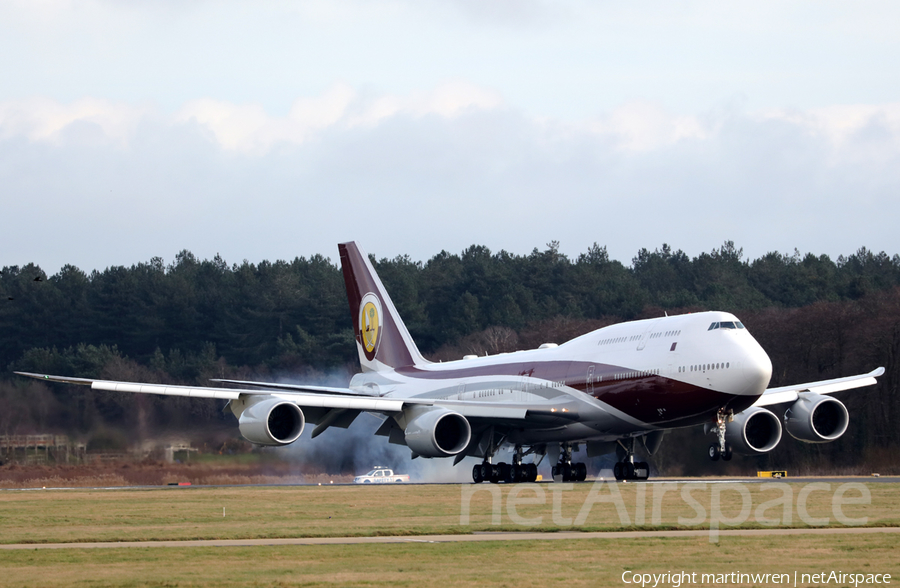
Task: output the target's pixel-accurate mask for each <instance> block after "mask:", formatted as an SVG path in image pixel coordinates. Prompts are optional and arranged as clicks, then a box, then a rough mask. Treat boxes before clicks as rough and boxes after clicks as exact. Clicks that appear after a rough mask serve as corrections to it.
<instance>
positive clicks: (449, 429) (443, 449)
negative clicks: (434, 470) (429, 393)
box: [405, 408, 472, 457]
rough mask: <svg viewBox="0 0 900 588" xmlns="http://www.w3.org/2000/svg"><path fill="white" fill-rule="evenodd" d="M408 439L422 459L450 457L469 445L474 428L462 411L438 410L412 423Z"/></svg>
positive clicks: (411, 446) (407, 429)
mask: <svg viewBox="0 0 900 588" xmlns="http://www.w3.org/2000/svg"><path fill="white" fill-rule="evenodd" d="M405 436H406V445H407V447H409V448H410V449H411V450H412V451H413V452H414V453H416V454H418V455H421V456H422V457H450V456H451V455H456V454H458V453H459V452H461V451H462V450H464V449H465V448H466V447H467V446H468V445H469V440H470V439H471V438H472V427H471V426H470V425H469V421H468V420H466V417H464V416H463V415H461V414H459V413H458V412H453V411H452V410H446V409H439V408H436V409H433V410H429V411H427V412H424V413H422V414H420V415H418V416H416V417H414V418H413V419H412V420H410V421H409V423H408V424H407V425H406V431H405Z"/></svg>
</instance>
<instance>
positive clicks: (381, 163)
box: [0, 0, 900, 273]
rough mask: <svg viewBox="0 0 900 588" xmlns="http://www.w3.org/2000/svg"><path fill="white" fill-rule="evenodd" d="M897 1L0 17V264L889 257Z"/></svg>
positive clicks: (40, 0) (49, 267)
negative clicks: (481, 250) (589, 255)
mask: <svg viewBox="0 0 900 588" xmlns="http://www.w3.org/2000/svg"><path fill="white" fill-rule="evenodd" d="M898 30H900V3H897V2H888V1H885V2H877V1H872V2H827V1H810V2H784V1H778V2H766V1H754V2H743V3H740V2H719V1H709V2H699V1H698V2H694V1H684V2H622V1H620V0H615V1H609V2H604V1H591V2H577V1H575V2H540V1H528V0H516V1H511V0H509V1H508V0H497V1H490V0H471V1H453V0H440V1H438V0H433V1H429V0H415V1H412V0H410V1H403V0H397V1H393V2H378V1H363V0H359V1H354V0H346V1H344V0H328V1H325V2H275V1H264V0H263V1H254V2H237V1H229V0H217V1H215V2H212V1H209V2H207V1H204V0H170V1H158V2H146V1H140V2H138V1H131V0H93V1H92V0H79V1H71V2H69V1H62V0H0V201H2V213H3V218H2V225H0V226H2V230H0V266H2V265H22V264H24V263H28V262H36V263H38V264H40V265H41V266H42V267H43V269H44V270H45V271H47V272H48V273H55V272H56V271H58V269H59V268H60V267H61V266H62V265H64V264H66V263H71V264H74V265H76V266H78V267H80V268H82V269H84V270H87V271H90V270H92V269H104V268H106V267H108V266H110V265H131V264H134V263H137V262H141V261H147V260H149V259H150V258H151V257H154V256H159V257H162V258H163V259H164V260H166V262H171V261H172V260H173V258H174V257H175V254H176V253H178V252H179V251H180V250H182V249H189V250H191V251H192V252H193V253H194V254H195V255H197V256H199V257H202V258H210V257H212V256H214V255H215V254H216V253H220V254H221V255H222V256H223V257H224V258H225V260H226V261H228V262H229V263H236V262H237V263H239V262H240V261H242V260H243V259H248V260H250V261H252V262H258V261H261V260H263V259H268V260H275V259H293V258H294V257H296V256H309V255H311V254H315V253H322V254H324V255H327V256H329V257H331V258H332V259H333V260H336V259H337V248H336V246H335V244H336V243H338V242H340V241H346V240H357V241H358V242H360V244H361V245H362V247H363V248H364V249H366V250H367V251H369V252H371V253H375V254H376V255H378V256H379V257H394V256H396V255H399V254H409V255H411V256H412V257H413V259H416V260H423V261H425V260H427V259H429V258H430V257H432V256H433V255H435V254H436V253H438V252H440V251H441V250H447V251H450V252H454V253H458V252H460V251H462V250H463V249H464V248H465V247H467V246H469V245H471V244H482V245H486V246H488V247H490V248H491V249H492V250H494V251H499V250H501V249H506V250H508V251H512V252H515V253H527V252H529V251H531V250H532V249H533V248H535V247H537V248H540V249H543V248H545V244H546V243H548V242H549V241H551V240H558V241H559V242H560V243H561V250H562V251H563V252H564V253H566V254H568V255H570V256H576V255H577V254H578V253H581V252H584V251H586V250H587V248H588V247H589V246H590V245H591V244H592V243H594V242H597V243H599V244H600V245H606V246H607V248H608V250H609V253H610V255H611V257H613V258H615V259H619V260H621V261H623V262H625V263H626V264H630V263H631V259H632V257H634V255H635V254H636V252H637V251H638V249H639V248H641V247H647V248H649V249H654V248H657V247H660V246H661V245H662V244H663V243H668V244H670V245H671V246H672V247H673V248H680V249H684V250H685V251H686V252H687V253H688V254H689V255H691V256H695V255H697V254H699V253H701V252H703V251H710V250H711V249H713V248H716V247H719V246H720V245H721V244H722V243H723V242H724V241H726V240H733V241H734V242H735V243H736V244H737V245H738V246H739V247H743V249H744V253H745V255H746V256H748V257H750V258H756V257H759V256H761V255H763V254H765V253H766V252H768V251H780V252H787V253H790V252H793V250H794V249H795V248H797V249H799V250H800V251H801V252H803V253H806V252H812V253H816V254H823V253H824V254H828V255H830V256H832V257H837V255H839V254H849V253H853V252H854V251H856V250H857V249H858V248H859V247H861V246H866V247H868V248H870V249H874V250H876V251H881V250H884V251H887V252H888V253H890V254H894V253H900V246H898V238H897V234H898V219H900V35H898V34H897V31H898Z"/></svg>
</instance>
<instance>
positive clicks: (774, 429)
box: [725, 406, 781, 455]
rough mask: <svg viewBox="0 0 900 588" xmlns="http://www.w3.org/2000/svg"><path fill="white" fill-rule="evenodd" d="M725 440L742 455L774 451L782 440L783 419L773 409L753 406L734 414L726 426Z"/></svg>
mask: <svg viewBox="0 0 900 588" xmlns="http://www.w3.org/2000/svg"><path fill="white" fill-rule="evenodd" d="M725 440H726V441H727V442H728V443H729V444H730V445H731V447H732V450H733V451H734V452H735V453H740V454H741V455H757V454H759V453H766V452H768V451H772V450H773V449H775V446H776V445H778V442H779V441H781V421H780V420H778V417H777V416H775V414H774V413H772V412H771V411H768V410H766V409H764V408H760V407H758V406H755V407H753V406H752V407H750V408H748V409H747V410H745V411H743V412H739V413H738V414H736V415H734V420H733V421H731V422H730V423H728V425H727V426H726V427H725Z"/></svg>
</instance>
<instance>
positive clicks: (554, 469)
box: [550, 465, 562, 478]
mask: <svg viewBox="0 0 900 588" xmlns="http://www.w3.org/2000/svg"><path fill="white" fill-rule="evenodd" d="M561 475H562V473H561V472H560V471H559V466H558V465H555V466H553V467H552V468H551V469H550V476H552V477H554V478H555V477H556V476H561Z"/></svg>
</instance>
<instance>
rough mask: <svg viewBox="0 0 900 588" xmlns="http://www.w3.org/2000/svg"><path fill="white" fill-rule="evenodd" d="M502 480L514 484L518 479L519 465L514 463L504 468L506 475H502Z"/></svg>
mask: <svg viewBox="0 0 900 588" xmlns="http://www.w3.org/2000/svg"><path fill="white" fill-rule="evenodd" d="M503 480H504V481H505V482H506V483H507V484H515V483H516V482H518V481H519V466H517V465H516V464H512V465H511V466H509V467H508V468H507V469H506V475H505V476H503Z"/></svg>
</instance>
